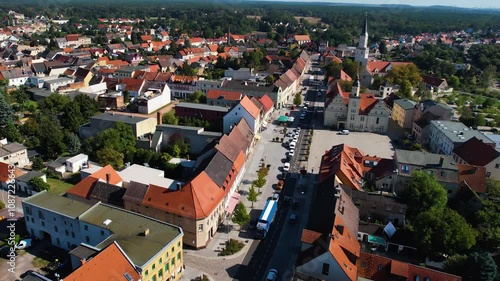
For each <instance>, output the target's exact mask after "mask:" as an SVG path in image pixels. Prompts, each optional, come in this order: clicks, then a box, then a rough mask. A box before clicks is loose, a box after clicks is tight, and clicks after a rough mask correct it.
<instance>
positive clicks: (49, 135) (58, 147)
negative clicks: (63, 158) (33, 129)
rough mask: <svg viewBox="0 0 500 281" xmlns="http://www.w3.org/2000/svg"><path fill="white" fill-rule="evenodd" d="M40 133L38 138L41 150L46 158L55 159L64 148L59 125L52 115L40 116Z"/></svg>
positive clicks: (62, 135)
mask: <svg viewBox="0 0 500 281" xmlns="http://www.w3.org/2000/svg"><path fill="white" fill-rule="evenodd" d="M39 123H40V133H39V135H38V138H39V140H40V143H41V144H43V145H42V146H41V147H40V148H41V152H42V154H43V155H45V156H46V157H47V158H51V159H55V158H57V157H58V156H59V155H60V154H61V153H63V151H64V150H65V149H66V145H65V144H64V134H63V131H62V129H61V125H60V124H59V122H58V121H57V119H55V118H54V117H52V116H46V115H41V116H40V121H39Z"/></svg>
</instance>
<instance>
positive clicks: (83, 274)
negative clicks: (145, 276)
mask: <svg viewBox="0 0 500 281" xmlns="http://www.w3.org/2000/svg"><path fill="white" fill-rule="evenodd" d="M125 273H127V274H128V275H129V276H130V277H131V278H132V279H131V280H139V279H140V278H141V276H140V275H139V273H137V271H136V270H135V266H134V265H133V264H131V263H130V261H129V259H128V258H127V257H126V256H125V254H124V253H123V252H122V251H121V250H120V248H119V247H118V246H117V244H116V242H115V243H113V244H110V245H109V246H108V247H106V248H105V249H104V250H102V251H101V252H100V253H98V254H97V255H96V256H95V257H93V258H92V259H90V260H89V261H88V262H86V263H84V264H83V265H82V266H80V267H79V268H77V269H76V270H75V271H73V272H72V273H71V274H70V275H68V276H67V277H65V278H64V280H68V281H87V280H95V281H100V280H102V281H104V280H106V281H108V280H125V278H124V277H123V276H124V274H125Z"/></svg>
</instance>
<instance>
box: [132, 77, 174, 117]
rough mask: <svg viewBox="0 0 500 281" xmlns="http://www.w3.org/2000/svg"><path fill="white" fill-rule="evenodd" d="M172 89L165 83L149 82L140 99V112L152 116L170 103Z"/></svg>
mask: <svg viewBox="0 0 500 281" xmlns="http://www.w3.org/2000/svg"><path fill="white" fill-rule="evenodd" d="M170 98H171V97H170V88H169V87H168V85H167V84H166V83H163V82H152V81H147V82H145V83H144V86H143V87H142V89H141V92H140V93H139V97H138V112H139V113H143V114H150V113H152V112H154V111H156V110H158V109H160V108H162V107H164V106H165V105H167V104H169V103H170V100H171V99H170Z"/></svg>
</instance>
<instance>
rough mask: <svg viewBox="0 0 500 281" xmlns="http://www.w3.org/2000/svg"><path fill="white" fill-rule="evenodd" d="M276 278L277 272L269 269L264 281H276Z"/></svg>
mask: <svg viewBox="0 0 500 281" xmlns="http://www.w3.org/2000/svg"><path fill="white" fill-rule="evenodd" d="M277 278H278V271H277V270H276V269H269V272H267V277H266V281H276V279H277Z"/></svg>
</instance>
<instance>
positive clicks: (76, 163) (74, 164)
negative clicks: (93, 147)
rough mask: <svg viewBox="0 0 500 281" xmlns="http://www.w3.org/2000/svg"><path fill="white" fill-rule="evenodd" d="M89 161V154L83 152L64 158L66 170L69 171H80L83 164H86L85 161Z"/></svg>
mask: <svg viewBox="0 0 500 281" xmlns="http://www.w3.org/2000/svg"><path fill="white" fill-rule="evenodd" d="M88 161H89V156H88V155H86V154H83V153H80V154H78V155H76V156H73V157H71V158H69V159H68V160H66V171H67V172H70V173H76V172H78V171H80V170H81V169H82V168H83V167H84V166H85V167H86V166H87V162H88Z"/></svg>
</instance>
